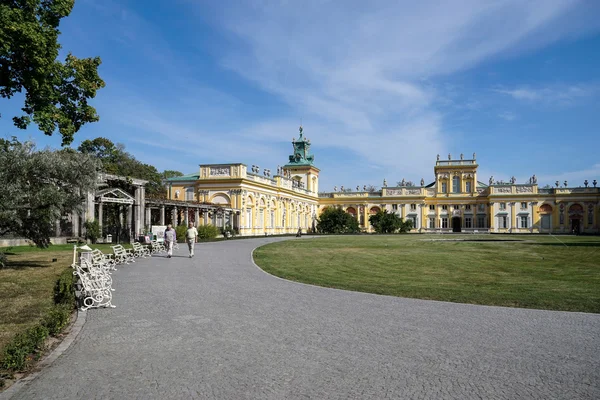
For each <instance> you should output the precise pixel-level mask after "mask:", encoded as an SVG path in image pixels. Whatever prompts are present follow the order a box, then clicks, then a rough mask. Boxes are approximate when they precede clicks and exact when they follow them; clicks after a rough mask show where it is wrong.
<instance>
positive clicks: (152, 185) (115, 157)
mask: <svg viewBox="0 0 600 400" xmlns="http://www.w3.org/2000/svg"><path fill="white" fill-rule="evenodd" d="M78 150H79V151H80V152H82V153H84V154H90V155H93V156H94V157H95V158H97V159H98V160H99V161H100V162H101V163H102V169H103V171H104V172H106V173H109V174H113V175H121V176H129V177H132V178H138V179H144V180H147V181H148V183H147V184H146V195H147V196H148V197H163V196H165V195H166V189H165V186H164V183H163V181H164V179H165V178H170V177H173V176H181V175H183V174H182V173H181V172H179V171H172V170H167V171H164V172H162V173H160V172H158V170H157V169H156V167H154V166H152V165H149V164H144V163H143V162H141V161H139V160H137V159H136V158H135V157H134V156H133V155H132V154H130V153H128V152H126V151H125V146H124V145H123V144H120V143H118V144H114V143H113V142H112V141H111V140H110V139H106V138H103V137H99V138H96V139H93V140H84V141H83V142H81V144H80V145H79V147H78Z"/></svg>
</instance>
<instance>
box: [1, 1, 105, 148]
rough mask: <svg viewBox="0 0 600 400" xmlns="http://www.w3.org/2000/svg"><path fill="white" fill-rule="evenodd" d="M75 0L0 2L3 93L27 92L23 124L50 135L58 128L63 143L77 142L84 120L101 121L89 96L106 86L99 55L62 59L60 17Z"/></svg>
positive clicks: (7, 95)
mask: <svg viewBox="0 0 600 400" xmlns="http://www.w3.org/2000/svg"><path fill="white" fill-rule="evenodd" d="M73 5H74V0H12V1H11V0H9V1H6V0H3V1H1V2H0V96H2V98H8V99H9V98H11V97H12V96H14V95H15V94H16V93H20V92H23V91H25V102H24V105H23V107H22V108H21V110H22V111H23V114H22V115H20V116H14V117H13V122H14V124H15V126H17V127H18V128H21V129H25V128H27V126H28V125H29V124H30V123H31V122H32V121H33V122H35V124H37V126H38V127H39V129H40V130H41V131H42V132H44V133H45V134H46V135H52V134H53V133H54V132H55V131H56V130H58V131H59V132H60V134H61V135H62V145H63V146H64V145H68V144H70V143H71V142H72V141H73V136H74V134H75V133H76V132H77V131H79V129H80V128H81V126H82V125H84V124H86V123H88V122H95V121H98V118H99V117H98V114H97V113H96V110H95V109H94V107H92V106H90V105H89V104H88V100H89V99H91V98H94V97H95V96H96V91H97V90H98V89H100V88H102V87H104V81H103V80H102V79H101V78H100V76H99V75H98V67H99V65H100V63H101V60H100V58H99V57H94V58H83V59H79V58H77V57H75V56H74V55H72V54H70V53H69V54H68V55H67V56H66V59H65V61H64V62H60V61H58V60H57V58H58V55H59V54H58V53H59V50H60V48H61V46H60V44H59V43H58V35H59V34H60V31H59V30H58V26H59V23H60V20H61V19H62V18H64V17H67V16H68V15H69V14H70V13H71V10H72V9H73Z"/></svg>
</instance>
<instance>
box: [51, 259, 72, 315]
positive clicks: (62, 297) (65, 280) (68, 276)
mask: <svg viewBox="0 0 600 400" xmlns="http://www.w3.org/2000/svg"><path fill="white" fill-rule="evenodd" d="M74 284H75V278H74V276H73V270H72V269H71V268H68V269H65V270H64V271H63V273H62V274H60V277H59V278H58V280H57V281H56V284H55V285H54V303H55V304H65V305H69V306H71V307H73V306H74V305H75V287H74Z"/></svg>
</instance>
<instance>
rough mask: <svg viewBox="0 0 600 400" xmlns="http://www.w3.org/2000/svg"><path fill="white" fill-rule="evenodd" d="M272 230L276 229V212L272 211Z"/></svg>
mask: <svg viewBox="0 0 600 400" xmlns="http://www.w3.org/2000/svg"><path fill="white" fill-rule="evenodd" d="M269 226H270V227H271V228H275V211H272V210H271V223H270V224H269Z"/></svg>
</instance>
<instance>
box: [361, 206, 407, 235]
mask: <svg viewBox="0 0 600 400" xmlns="http://www.w3.org/2000/svg"><path fill="white" fill-rule="evenodd" d="M369 223H370V224H371V225H373V229H375V232H377V233H395V232H400V233H403V232H408V231H409V230H410V229H411V228H412V221H410V220H408V221H404V220H403V219H402V218H400V217H399V216H398V215H397V214H395V213H390V212H388V211H387V210H383V211H381V210H380V211H378V212H377V214H374V215H371V216H370V217H369Z"/></svg>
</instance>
